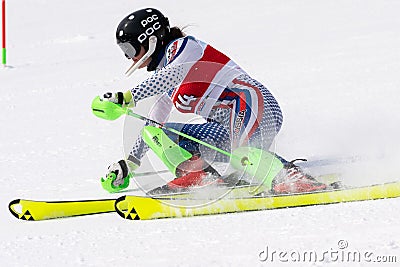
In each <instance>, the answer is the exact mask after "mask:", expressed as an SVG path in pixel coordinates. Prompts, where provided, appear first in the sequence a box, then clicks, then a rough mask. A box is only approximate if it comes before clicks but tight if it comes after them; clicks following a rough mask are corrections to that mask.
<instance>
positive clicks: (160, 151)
mask: <svg viewBox="0 0 400 267" xmlns="http://www.w3.org/2000/svg"><path fill="white" fill-rule="evenodd" d="M142 138H143V141H144V142H145V143H146V144H147V145H148V146H149V147H150V148H151V150H153V151H154V153H155V154H156V155H157V156H158V157H159V158H160V159H161V160H162V162H164V164H165V165H166V166H167V168H168V169H169V170H170V171H171V172H172V173H173V174H174V175H175V174H176V168H177V167H178V166H179V164H181V163H182V162H184V161H187V160H189V159H190V158H191V157H192V154H191V153H190V152H188V151H187V150H185V149H183V148H182V147H180V146H179V145H178V144H176V143H175V142H173V141H172V140H171V139H170V138H169V137H168V136H167V135H166V134H165V132H164V131H163V130H162V129H161V128H158V127H154V126H145V127H144V128H143V130H142Z"/></svg>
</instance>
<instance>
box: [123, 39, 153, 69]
mask: <svg viewBox="0 0 400 267" xmlns="http://www.w3.org/2000/svg"><path fill="white" fill-rule="evenodd" d="M156 46H157V37H155V36H150V37H149V50H148V51H147V52H146V54H144V55H143V57H142V58H141V59H139V61H137V62H134V63H133V64H132V66H130V67H129V69H128V70H127V71H126V72H125V75H126V76H128V77H129V76H130V75H131V74H132V73H133V72H134V71H135V70H137V69H138V68H139V67H140V65H142V64H143V63H144V62H145V61H146V60H148V59H149V58H150V57H151V55H152V54H153V53H154V51H155V50H156Z"/></svg>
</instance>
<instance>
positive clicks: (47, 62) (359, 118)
mask: <svg viewBox="0 0 400 267" xmlns="http://www.w3.org/2000/svg"><path fill="white" fill-rule="evenodd" d="M148 6H150V7H157V8H159V9H160V10H162V11H163V12H164V13H165V14H166V15H167V16H168V17H169V19H170V22H171V24H172V25H178V26H186V25H189V27H187V28H186V32H187V33H188V34H190V35H194V36H196V37H198V38H199V39H202V40H205V41H208V42H210V43H211V44H212V45H213V46H214V47H216V48H218V49H220V50H222V51H224V52H225V53H226V54H228V55H230V56H231V57H232V58H233V59H234V60H235V61H236V62H237V63H239V64H240V65H241V66H242V67H243V68H244V69H245V70H246V71H247V72H248V73H249V74H251V75H252V76H253V77H254V78H256V79H258V80H259V81H261V82H263V83H264V84H265V85H266V86H267V87H268V88H269V89H270V90H271V91H272V92H273V94H274V95H275V96H276V98H277V99H278V101H279V103H280V104H281V107H282V109H283V112H284V124H283V127H282V130H281V132H280V134H279V136H278V138H277V140H276V145H275V147H274V150H275V151H276V152H278V153H279V154H280V155H282V156H284V157H285V158H287V159H289V160H290V159H293V158H298V157H306V158H309V159H321V158H328V159H332V158H337V157H345V158H346V157H357V158H361V159H363V163H358V164H354V165H352V164H347V165H346V166H345V167H343V166H337V168H336V170H337V171H342V172H343V176H344V177H345V180H346V182H348V183H349V184H352V183H366V181H373V182H384V181H390V180H396V179H399V178H400V170H399V168H398V162H399V159H400V157H399V147H400V146H399V136H400V126H399V125H400V108H399V100H400V92H399V91H400V77H399V73H400V16H399V11H400V2H399V1H384V0H382V1H375V0H363V1H361V0H353V1H347V0H336V1H318V0H304V1H269V0H268V1H265V0H264V1H208V0H205V1H201V2H199V1H161V0H157V1H127V0H123V1H98V0H96V1H95V0H86V1H78V0H71V1H61V0H51V1H50V0H24V1H22V0H15V1H7V12H8V13H7V30H8V32H7V46H8V50H7V51H8V67H7V68H1V69H0V106H1V116H0V125H1V131H0V151H1V153H0V169H1V172H0V174H1V176H0V177H1V181H2V185H1V187H0V204H1V205H0V207H1V208H0V214H1V216H0V220H1V228H0V265H1V266H110V265H113V266H125V265H126V266H128V265H129V266H266V265H270V266H277V265H280V264H282V265H283V266H310V265H311V266H340V265H342V266H365V265H366V264H367V266H373V265H376V264H377V263H373V260H372V262H367V259H361V260H358V261H356V262H351V263H347V262H343V261H340V258H339V259H335V257H334V256H333V257H330V258H328V257H325V258H322V255H323V253H324V252H325V251H327V252H329V253H331V252H335V251H339V252H346V253H347V252H354V251H359V252H362V253H364V252H371V253H373V254H372V255H373V256H397V258H396V260H397V264H398V262H400V228H399V226H398V223H399V221H400V214H399V212H398V211H399V208H400V199H391V200H380V201H370V202H359V203H350V204H337V205H328V206H317V207H306V208H295V209H280V210H271V211H262V212H250V213H244V214H230V215H221V216H208V217H196V218H187V219H171V220H158V221H134V222H133V221H125V220H122V219H121V218H119V217H118V216H117V215H113V214H106V215H97V216H91V217H77V218H71V219H65V220H53V221H44V222H23V221H18V220H16V219H15V218H14V217H12V216H11V215H10V214H9V212H8V209H7V204H8V202H9V201H10V200H12V199H15V198H29V199H38V200H72V199H91V198H111V197H115V196H118V195H114V196H111V195H109V194H108V193H107V192H105V191H103V190H102V188H101V186H100V183H99V177H101V176H102V175H104V173H105V171H106V168H107V166H108V165H109V164H110V163H112V162H114V161H117V160H119V159H121V158H123V157H124V154H125V152H124V149H123V147H124V142H126V139H127V138H132V139H134V138H135V135H136V134H137V133H138V132H139V128H140V125H141V122H136V126H135V127H137V128H136V129H133V130H132V132H131V134H127V133H126V131H125V132H124V129H127V127H126V126H124V125H125V124H124V120H123V119H120V120H118V121H113V122H108V121H103V120H100V119H98V118H96V117H94V116H93V115H92V114H91V110H90V103H91V100H92V99H93V98H94V97H95V96H96V95H99V94H101V93H104V92H107V91H119V90H123V91H125V90H127V89H129V88H131V87H133V86H134V85H135V84H137V83H138V82H140V81H141V80H143V79H144V78H145V77H147V76H148V73H146V72H145V71H138V72H137V73H135V74H134V75H133V76H132V77H131V78H126V77H124V75H123V73H124V71H125V70H126V68H127V67H128V66H129V62H128V61H127V60H126V59H125V58H124V56H123V54H122V52H121V51H120V50H119V48H118V47H117V46H116V44H115V40H114V34H115V33H114V31H115V29H116V26H117V24H118V23H119V21H120V20H121V19H122V18H123V17H124V16H126V15H127V14H129V13H130V12H131V11H133V10H136V9H138V8H142V7H148ZM149 104H151V100H149V101H148V102H147V103H140V104H139V105H138V107H137V108H136V109H135V110H136V111H138V112H139V113H142V114H146V112H147V111H148V109H149V106H150V105H149ZM177 117H179V116H177ZM127 124H128V123H127ZM131 124H132V122H131V121H130V122H129V125H130V127H132V126H131ZM123 136H125V138H123ZM124 139H125V140H124ZM153 165H156V166H155V167H156V168H159V169H163V166H160V165H158V164H153ZM150 170H151V169H149V168H147V169H146V168H145V169H142V171H150ZM346 242H347V243H346ZM346 244H347V247H346ZM267 249H268V253H272V251H275V252H276V253H275V258H273V259H271V255H270V257H269V258H268V259H265V256H266V255H267V251H266V250H267ZM304 251H315V252H316V253H318V255H319V258H318V261H317V262H314V261H310V260H307V259H300V260H298V261H297V262H294V261H293V258H290V257H289V256H288V255H289V254H288V253H290V252H295V253H294V254H293V255H292V256H296V255H297V254H296V252H298V253H300V254H301V253H303V252H304ZM279 252H287V254H286V256H285V255H284V253H283V254H282V255H281V256H282V258H279V257H278V254H279ZM285 257H286V258H285ZM263 259H264V260H265V261H262V260H263ZM285 259H286V260H287V262H283V261H285ZM373 259H374V260H376V261H378V260H377V258H373ZM380 259H381V261H382V258H380ZM386 259H387V258H386ZM387 261H388V260H387ZM392 261H393V260H392ZM385 266H396V263H386V264H385Z"/></svg>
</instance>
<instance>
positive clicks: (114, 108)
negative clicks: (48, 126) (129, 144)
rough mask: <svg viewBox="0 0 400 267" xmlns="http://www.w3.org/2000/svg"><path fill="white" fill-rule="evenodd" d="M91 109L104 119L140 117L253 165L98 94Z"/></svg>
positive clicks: (243, 163) (246, 160) (243, 162)
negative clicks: (105, 99)
mask: <svg viewBox="0 0 400 267" xmlns="http://www.w3.org/2000/svg"><path fill="white" fill-rule="evenodd" d="M92 111H93V114H94V115H96V116H97V117H99V118H102V119H106V120H116V119H118V118H119V117H121V116H122V115H128V116H131V117H134V118H137V119H140V120H142V121H145V122H149V123H153V124H155V125H157V126H159V127H160V128H161V129H163V130H166V131H169V132H171V133H175V134H177V135H180V136H182V137H185V138H187V139H189V140H191V141H194V142H197V143H199V144H201V145H203V146H205V147H208V148H210V149H213V150H215V151H217V152H219V153H221V154H223V155H225V156H228V157H230V158H234V159H236V160H238V161H239V162H241V164H242V165H243V166H246V165H253V164H252V163H251V162H250V161H249V160H248V158H247V157H243V156H239V155H235V154H232V153H230V152H228V151H225V150H223V149H220V148H218V147H216V146H213V145H211V144H209V143H206V142H204V141H202V140H200V139H197V138H195V137H193V136H190V135H187V134H185V133H182V132H180V131H178V130H176V129H174V128H171V127H168V126H165V125H164V124H162V123H159V122H157V121H154V120H152V119H149V118H147V117H144V116H142V115H139V114H137V113H135V112H133V111H132V110H131V109H129V108H128V107H122V106H120V105H118V104H115V103H113V102H110V101H103V100H102V99H100V97H99V96H97V97H95V99H93V101H92Z"/></svg>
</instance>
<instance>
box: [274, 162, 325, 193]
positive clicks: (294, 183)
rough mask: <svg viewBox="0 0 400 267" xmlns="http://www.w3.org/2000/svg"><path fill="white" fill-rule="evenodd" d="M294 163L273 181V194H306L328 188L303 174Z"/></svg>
mask: <svg viewBox="0 0 400 267" xmlns="http://www.w3.org/2000/svg"><path fill="white" fill-rule="evenodd" d="M293 162H294V161H291V162H289V164H288V165H287V166H285V167H284V169H283V170H282V171H281V172H280V173H279V174H278V175H277V177H275V178H274V180H273V181H272V192H273V193H275V194H290V193H305V192H313V191H321V190H324V189H326V188H327V185H326V184H324V183H320V182H318V181H317V180H316V179H315V178H314V177H312V176H311V175H308V174H305V173H303V171H302V170H301V169H300V167H298V166H296V165H294V163H293Z"/></svg>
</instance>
